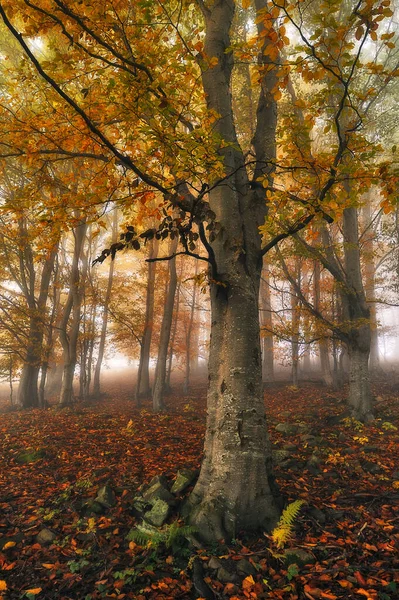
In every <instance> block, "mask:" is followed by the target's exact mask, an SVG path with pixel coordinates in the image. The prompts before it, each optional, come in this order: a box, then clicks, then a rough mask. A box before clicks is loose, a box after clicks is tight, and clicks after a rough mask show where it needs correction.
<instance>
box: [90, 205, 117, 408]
mask: <svg viewBox="0 0 399 600" xmlns="http://www.w3.org/2000/svg"><path fill="white" fill-rule="evenodd" d="M117 237H118V210H117V208H116V207H115V208H114V215H113V220H112V243H114V242H116V240H117ZM114 268H115V260H111V262H110V265H109V271H108V282H107V290H106V292H105V298H104V304H103V320H102V323H101V333H100V341H99V344H98V355H97V362H96V366H95V369H94V376H93V394H94V397H95V398H97V399H99V398H100V396H101V383H100V377H101V365H102V363H103V359H104V351H105V339H106V336H107V325H108V305H109V301H110V300H111V293H112V284H113V281H114Z"/></svg>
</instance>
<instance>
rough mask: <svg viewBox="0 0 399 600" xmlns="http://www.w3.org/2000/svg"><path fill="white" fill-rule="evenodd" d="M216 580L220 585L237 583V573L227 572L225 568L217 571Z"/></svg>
mask: <svg viewBox="0 0 399 600" xmlns="http://www.w3.org/2000/svg"><path fill="white" fill-rule="evenodd" d="M217 578H218V580H219V581H220V582H221V583H237V581H238V580H239V578H238V575H237V573H234V571H228V570H227V569H226V568H225V567H220V569H218V573H217Z"/></svg>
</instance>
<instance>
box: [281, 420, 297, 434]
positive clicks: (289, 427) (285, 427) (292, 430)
mask: <svg viewBox="0 0 399 600" xmlns="http://www.w3.org/2000/svg"><path fill="white" fill-rule="evenodd" d="M275 430H276V431H278V432H279V433H284V434H285V435H295V434H296V433H298V431H299V427H298V425H297V424H295V423H279V424H278V425H276V427H275Z"/></svg>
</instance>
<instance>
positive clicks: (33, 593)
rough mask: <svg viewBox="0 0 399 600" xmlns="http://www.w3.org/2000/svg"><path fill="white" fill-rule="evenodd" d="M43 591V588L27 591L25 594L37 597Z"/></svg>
mask: <svg viewBox="0 0 399 600" xmlns="http://www.w3.org/2000/svg"><path fill="white" fill-rule="evenodd" d="M41 591H42V588H32V589H30V590H25V594H32V596H37V594H40V592H41Z"/></svg>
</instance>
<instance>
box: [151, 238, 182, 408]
mask: <svg viewBox="0 0 399 600" xmlns="http://www.w3.org/2000/svg"><path fill="white" fill-rule="evenodd" d="M177 243H178V238H177V237H176V238H175V239H174V240H172V241H171V243H170V248H169V254H170V255H173V254H174V253H175V252H176V249H177ZM176 287H177V273H176V258H172V259H171V260H170V261H169V284H168V292H167V294H166V298H165V306H164V312H163V317H162V325H161V335H160V339H159V348H158V359H157V366H156V369H155V379H154V390H153V395H152V408H153V411H154V412H159V411H161V410H163V408H164V400H163V397H164V393H165V381H166V361H167V358H168V347H169V341H170V331H171V327H172V319H173V306H174V302H175V293H176Z"/></svg>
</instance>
